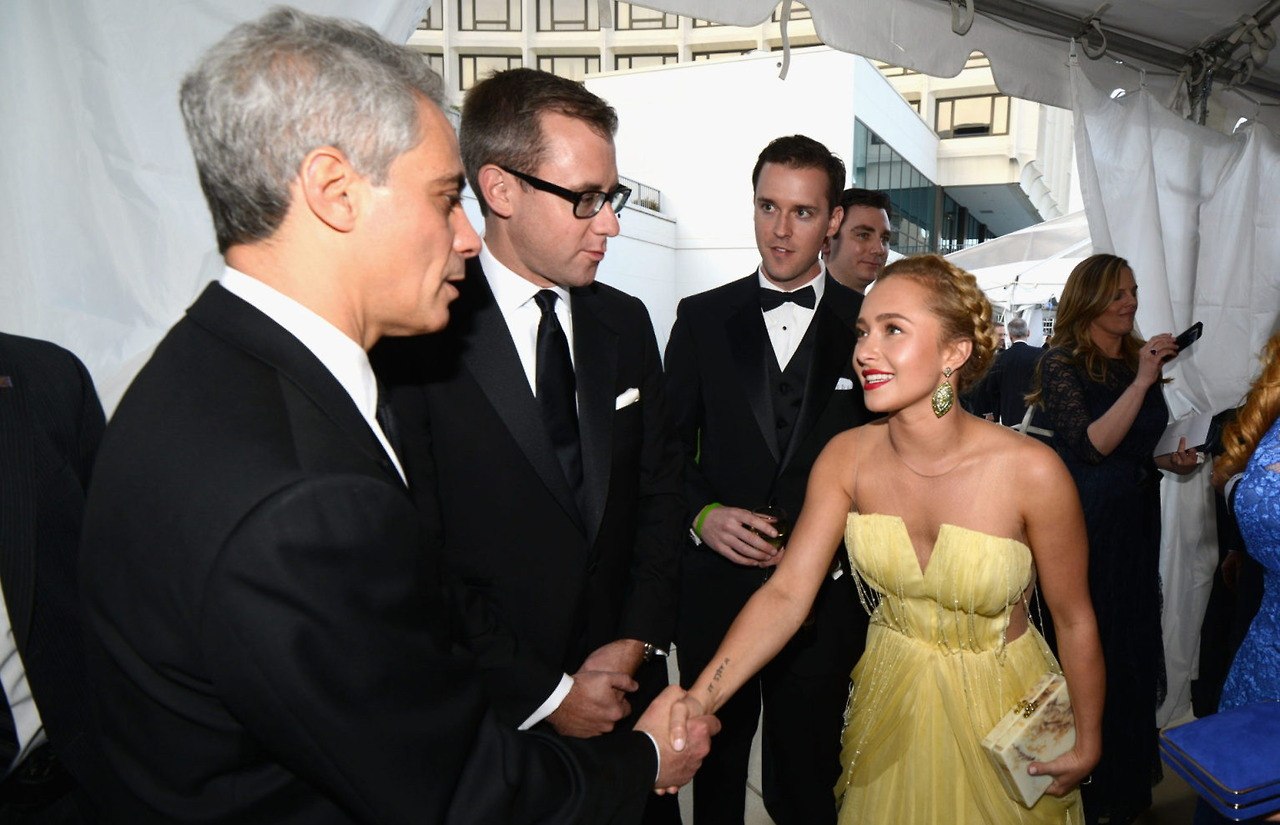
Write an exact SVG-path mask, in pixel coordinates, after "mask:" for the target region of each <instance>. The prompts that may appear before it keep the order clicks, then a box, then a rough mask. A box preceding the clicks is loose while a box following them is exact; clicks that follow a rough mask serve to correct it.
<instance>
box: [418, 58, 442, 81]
mask: <svg viewBox="0 0 1280 825" xmlns="http://www.w3.org/2000/svg"><path fill="white" fill-rule="evenodd" d="M422 59H423V60H425V61H427V65H428V66H430V67H431V71H433V72H435V73H436V74H438V75H440V76H441V77H444V55H443V54H441V53H440V52H423V54H422Z"/></svg>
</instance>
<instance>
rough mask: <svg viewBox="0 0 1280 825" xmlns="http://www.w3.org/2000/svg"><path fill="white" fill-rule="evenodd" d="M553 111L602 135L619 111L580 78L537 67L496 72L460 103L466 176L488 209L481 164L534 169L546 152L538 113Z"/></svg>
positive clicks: (611, 129)
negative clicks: (571, 77)
mask: <svg viewBox="0 0 1280 825" xmlns="http://www.w3.org/2000/svg"><path fill="white" fill-rule="evenodd" d="M547 112H555V113H557V114H561V115H565V116H566V117H571V118H574V119H576V120H581V121H583V122H584V123H586V124H587V125H588V126H590V127H591V128H592V130H594V131H595V132H596V134H598V135H600V137H602V138H605V139H606V140H613V136H614V135H615V134H616V133H617V131H618V113H617V112H615V111H614V110H613V107H612V106H610V105H609V104H608V103H606V102H605V101H604V100H603V99H602V98H600V97H598V96H597V95H595V94H592V93H591V92H590V91H588V90H587V88H586V87H585V86H583V85H582V84H581V83H576V82H574V81H572V80H566V79H565V78H563V77H559V76H557V75H553V74H550V73H549V72H541V71H537V70H536V69H508V70H507V71H503V72H496V73H494V74H493V75H491V76H489V77H487V78H485V79H484V80H482V81H480V82H479V83H477V84H476V85H474V86H472V87H471V90H470V91H469V92H467V97H466V100H465V101H464V102H463V104H462V128H461V129H460V130H459V136H458V140H459V144H460V147H461V150H462V163H463V166H465V167H466V170H467V180H468V181H470V182H471V188H472V189H473V190H474V191H475V193H476V198H477V199H479V201H480V211H481V213H483V214H485V215H487V214H489V204H487V203H485V200H484V194H483V193H481V191H480V184H479V180H478V176H479V174H480V167H481V166H484V165H485V164H488V163H493V164H496V165H498V166H507V167H510V168H512V169H516V170H518V171H521V172H525V173H526V174H532V173H533V170H535V169H537V168H538V166H539V164H541V163H542V158H543V153H544V152H545V151H546V147H545V146H544V140H543V135H542V115H543V114H545V113H547Z"/></svg>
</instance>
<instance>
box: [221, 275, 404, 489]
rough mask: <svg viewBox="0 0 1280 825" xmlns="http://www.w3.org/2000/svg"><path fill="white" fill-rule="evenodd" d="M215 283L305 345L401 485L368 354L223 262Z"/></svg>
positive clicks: (308, 312)
mask: <svg viewBox="0 0 1280 825" xmlns="http://www.w3.org/2000/svg"><path fill="white" fill-rule="evenodd" d="M219 283H220V284H222V286H223V288H225V289H226V290H227V291H228V292H230V293H231V294H232V295H235V296H236V297H238V298H241V299H242V300H244V301H245V302H246V303H248V304H250V305H251V306H253V307H255V308H256V309H258V310H261V311H262V313H263V314H265V315H266V316H267V317H268V318H270V319H271V320H273V321H275V322H276V323H277V324H279V325H280V326H282V327H284V328H285V331H286V332H288V333H289V334H290V335H292V336H293V337H294V338H297V339H298V340H299V341H300V342H302V345H303V346H304V347H306V348H307V349H309V350H311V354H312V355H314V356H315V357H316V358H317V359H318V360H319V361H320V363H321V364H323V365H324V367H325V369H327V370H328V371H329V372H330V373H332V374H333V377H334V378H336V379H337V380H338V383H339V384H341V385H342V388H343V389H344V390H346V391H347V395H349V396H351V400H352V401H353V402H355V405H356V409H357V410H359V411H360V415H361V416H363V417H364V420H365V421H366V422H367V423H368V424H369V429H371V430H373V434H374V436H376V437H377V439H378V443H379V444H381V445H382V449H384V450H386V452H387V456H388V457H389V458H390V459H391V463H392V464H393V465H394V466H395V468H396V472H398V473H399V474H400V478H401V480H404V481H405V483H406V484H407V483H408V481H407V480H406V479H405V474H404V468H403V467H402V466H400V457H399V456H398V455H396V451H395V450H393V449H391V442H389V441H387V435H386V433H384V432H383V431H382V427H381V426H379V425H378V382H377V379H375V378H374V377H373V367H371V366H369V355H368V353H366V352H365V351H364V348H363V347H361V346H360V345H359V344H357V343H356V342H355V341H353V340H352V339H350V338H348V337H347V335H346V333H344V332H343V331H342V330H340V329H338V328H337V327H335V326H334V325H333V324H331V323H329V322H328V321H326V320H325V319H324V318H321V317H320V316H319V315H317V314H316V313H314V312H312V311H311V310H309V309H307V308H306V307H304V306H303V305H302V304H300V303H298V302H297V301H295V300H293V299H292V298H290V297H289V296H288V295H285V294H284V293H282V292H280V291H278V290H276V289H274V288H273V287H270V286H267V285H266V284H264V283H263V282H262V281H259V280H258V279H257V278H254V277H251V276H249V275H246V274H244V273H243V272H240V271H239V270H236V269H232V268H231V267H227V268H226V270H225V271H224V272H223V273H222V278H221V279H220V280H219Z"/></svg>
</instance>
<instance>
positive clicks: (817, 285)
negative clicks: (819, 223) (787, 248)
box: [756, 258, 827, 370]
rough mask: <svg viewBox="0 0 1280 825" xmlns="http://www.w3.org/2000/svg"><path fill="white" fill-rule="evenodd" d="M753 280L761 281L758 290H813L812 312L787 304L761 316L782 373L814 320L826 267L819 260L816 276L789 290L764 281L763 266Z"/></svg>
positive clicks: (796, 305) (766, 279)
mask: <svg viewBox="0 0 1280 825" xmlns="http://www.w3.org/2000/svg"><path fill="white" fill-rule="evenodd" d="M756 277H757V278H759V279H760V288H761V289H772V290H774V291H775V292H794V291H795V290H797V289H804V288H805V287H807V286H812V287H813V293H814V294H813V298H814V300H813V309H809V308H808V307H802V306H800V305H799V304H795V303H792V302H790V301H787V302H786V303H785V304H783V305H782V306H779V307H775V308H773V309H771V310H769V311H768V312H764V313H763V314H764V327H765V329H767V330H768V331H769V343H770V344H772V345H773V354H774V355H775V356H777V359H778V367H779V368H780V369H784V370H785V369H786V368H787V364H789V363H790V362H791V357H792V356H793V355H795V354H796V349H798V348H799V346H800V340H801V339H802V338H804V334H805V333H806V332H807V331H808V330H809V322H811V321H812V320H813V313H814V312H816V311H817V309H818V303H819V302H820V301H821V300H822V290H823V289H824V288H825V287H826V283H827V265H826V264H824V263H823V262H822V259H821V258H819V259H818V274H817V276H815V277H814V278H813V279H812V280H810V281H806V282H805V283H803V284H801V285H800V286H797V287H792V288H791V289H782V288H781V287H779V286H777V285H776V284H774V283H773V282H772V281H770V280H769V279H768V278H766V277H765V276H764V265H763V264H761V265H760V269H759V270H757V271H756ZM762 312H763V310H762Z"/></svg>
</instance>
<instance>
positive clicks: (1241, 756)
mask: <svg viewBox="0 0 1280 825" xmlns="http://www.w3.org/2000/svg"><path fill="white" fill-rule="evenodd" d="M1160 757H1161V758H1162V759H1163V760H1164V762H1165V764H1166V765H1168V766H1169V767H1170V768H1172V769H1173V771H1174V772H1175V773H1177V774H1178V775H1179V776H1181V777H1182V778H1183V779H1185V780H1186V781H1187V783H1188V784H1189V785H1191V787H1192V788H1193V789H1194V790H1195V791H1196V793H1198V794H1199V795H1200V796H1201V797H1203V798H1204V799H1205V801H1206V802H1208V803H1209V804H1210V805H1212V806H1213V808H1214V810H1216V811H1217V812H1218V813H1220V814H1222V815H1223V816H1225V817H1227V818H1228V819H1234V820H1241V819H1250V818H1252V817H1256V816H1262V815H1264V814H1271V813H1275V812H1276V811H1280V700H1269V701H1265V702H1254V703H1252V704H1249V705H1243V706H1241V707H1238V708H1232V709H1231V710H1227V711H1223V712H1221V713H1215V714H1214V715H1212V716H1206V717H1204V718H1203V719H1197V720H1196V721H1194V722H1190V723H1188V724H1185V725H1179V726H1178V727H1176V728H1171V729H1169V730H1166V731H1164V732H1163V733H1161V734H1160Z"/></svg>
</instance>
